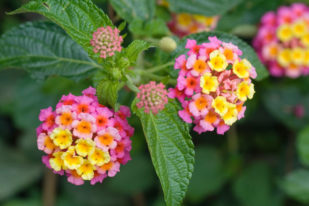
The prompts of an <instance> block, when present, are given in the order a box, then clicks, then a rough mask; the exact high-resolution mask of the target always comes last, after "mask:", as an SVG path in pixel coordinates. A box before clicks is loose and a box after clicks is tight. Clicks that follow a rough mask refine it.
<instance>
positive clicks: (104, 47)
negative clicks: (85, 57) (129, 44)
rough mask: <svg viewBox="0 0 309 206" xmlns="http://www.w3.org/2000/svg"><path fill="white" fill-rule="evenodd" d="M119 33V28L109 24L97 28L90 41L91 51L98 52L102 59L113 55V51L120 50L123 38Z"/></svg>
mask: <svg viewBox="0 0 309 206" xmlns="http://www.w3.org/2000/svg"><path fill="white" fill-rule="evenodd" d="M119 33H120V31H119V29H117V28H112V27H110V26H107V27H100V28H98V29H97V30H96V31H95V32H94V33H93V35H92V36H93V37H92V40H91V41H90V44H91V45H92V46H93V52H94V53H99V54H100V57H101V58H104V59H105V58H107V57H111V56H113V55H115V52H120V51H121V49H122V47H121V43H122V41H123V38H122V36H120V34H119Z"/></svg>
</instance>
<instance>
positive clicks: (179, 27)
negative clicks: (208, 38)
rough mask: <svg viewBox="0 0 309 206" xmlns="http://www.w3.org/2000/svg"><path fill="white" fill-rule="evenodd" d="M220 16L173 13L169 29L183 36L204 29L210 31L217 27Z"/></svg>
mask: <svg viewBox="0 0 309 206" xmlns="http://www.w3.org/2000/svg"><path fill="white" fill-rule="evenodd" d="M218 20H219V17H218V16H209V17H208V16H202V15H192V14H187V13H181V14H172V20H171V21H170V22H168V27H169V29H170V30H171V31H172V32H173V33H174V34H175V35H177V36H179V37H183V36H186V35H189V34H193V33H198V32H202V31H210V30H213V29H215V28H216V26H217V23H218Z"/></svg>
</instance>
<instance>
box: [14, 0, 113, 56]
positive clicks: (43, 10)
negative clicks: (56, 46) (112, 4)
mask: <svg viewBox="0 0 309 206" xmlns="http://www.w3.org/2000/svg"><path fill="white" fill-rule="evenodd" d="M25 12H34V13H38V14H41V15H43V16H45V17H46V18H48V19H50V20H51V21H53V22H55V23H56V24H58V25H59V26H61V27H62V28H63V29H64V30H65V31H66V32H67V33H68V34H69V35H70V36H71V37H72V39H73V40H75V41H76V42H77V43H79V44H80V45H82V47H83V48H84V49H85V50H86V51H87V52H88V53H89V54H93V51H92V47H91V45H90V40H91V39H92V34H93V32H94V31H95V30H97V28H99V27H102V26H113V24H112V22H111V20H110V19H109V18H108V16H107V15H105V14H104V12H103V11H102V10H101V9H99V8H98V7H97V6H96V5H95V4H93V2H92V1H91V0H32V1H30V2H28V3H27V4H25V5H23V6H22V7H21V8H19V9H16V10H15V11H12V12H10V13H9V14H19V13H25Z"/></svg>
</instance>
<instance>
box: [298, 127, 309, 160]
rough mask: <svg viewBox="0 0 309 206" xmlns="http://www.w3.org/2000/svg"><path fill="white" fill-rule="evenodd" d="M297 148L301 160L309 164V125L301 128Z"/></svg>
mask: <svg viewBox="0 0 309 206" xmlns="http://www.w3.org/2000/svg"><path fill="white" fill-rule="evenodd" d="M297 149H298V154H299V157H300V160H301V162H302V163H303V164H304V165H306V166H309V127H306V128H305V129H303V130H302V131H301V132H300V134H299V135H298V137H297Z"/></svg>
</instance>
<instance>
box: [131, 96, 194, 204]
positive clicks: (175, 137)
mask: <svg viewBox="0 0 309 206" xmlns="http://www.w3.org/2000/svg"><path fill="white" fill-rule="evenodd" d="M136 101H137V99H135V101H133V103H132V107H133V111H134V112H135V113H136V114H137V116H138V117H139V118H140V120H141V123H142V126H143V130H144V134H145V137H146V140H147V144H148V148H149V152H150V155H151V159H152V162H153V165H154V168H155V170H156V173H157V175H158V177H159V179H160V182H161V185H162V189H163V192H164V199H165V201H166V204H167V205H180V204H181V202H182V200H183V198H184V196H185V193H186V191H187V188H188V185H189V180H190V178H191V176H192V172H193V164H194V149H193V147H194V145H193V143H192V140H191V137H190V134H189V127H188V125H187V124H186V123H185V122H183V121H182V120H181V119H180V118H179V116H178V113H177V112H178V110H179V109H180V108H179V106H178V105H177V104H176V103H175V101H170V102H169V103H168V104H166V105H165V109H164V110H162V111H160V112H159V113H158V114H156V115H154V114H152V113H150V114H146V113H144V111H143V110H142V109H137V107H136V105H135V103H136Z"/></svg>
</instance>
